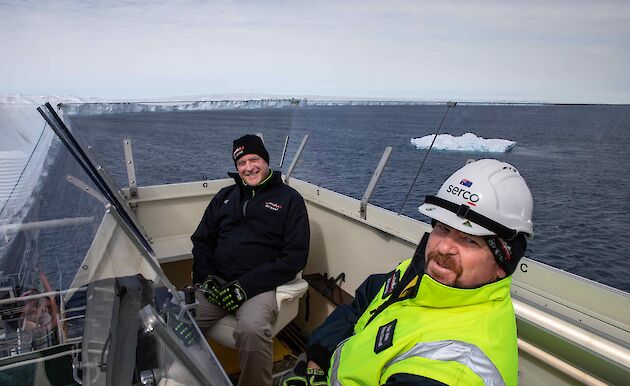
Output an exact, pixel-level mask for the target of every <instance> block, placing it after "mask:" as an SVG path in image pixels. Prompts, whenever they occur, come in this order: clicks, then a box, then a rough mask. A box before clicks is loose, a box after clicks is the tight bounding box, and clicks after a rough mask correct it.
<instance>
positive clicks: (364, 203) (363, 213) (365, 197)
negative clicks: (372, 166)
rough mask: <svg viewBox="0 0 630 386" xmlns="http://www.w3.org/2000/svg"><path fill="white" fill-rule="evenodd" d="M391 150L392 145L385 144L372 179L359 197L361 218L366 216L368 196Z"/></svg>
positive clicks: (370, 194)
mask: <svg viewBox="0 0 630 386" xmlns="http://www.w3.org/2000/svg"><path fill="white" fill-rule="evenodd" d="M391 152H392V147H391V146H387V147H386V148H385V151H384V152H383V156H382V157H381V160H380V162H379V163H378V166H377V167H376V170H374V174H372V179H371V180H370V183H369V184H368V187H367V189H366V190H365V193H364V194H363V198H362V199H361V205H360V207H359V214H360V215H361V218H362V219H364V220H365V219H366V218H367V204H368V201H369V200H370V197H371V196H372V192H373V191H374V188H375V187H376V184H377V183H378V180H379V178H381V174H382V173H383V169H384V168H385V165H387V160H389V155H390V154H391Z"/></svg>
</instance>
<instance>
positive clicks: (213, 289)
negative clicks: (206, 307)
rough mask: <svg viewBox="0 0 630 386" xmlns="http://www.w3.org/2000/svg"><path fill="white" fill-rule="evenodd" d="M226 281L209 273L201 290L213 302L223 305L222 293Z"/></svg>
mask: <svg viewBox="0 0 630 386" xmlns="http://www.w3.org/2000/svg"><path fill="white" fill-rule="evenodd" d="M224 284H225V281H224V280H223V279H221V278H220V277H218V276H212V275H209V276H208V277H206V280H205V281H204V282H203V283H202V284H201V287H200V290H201V292H203V294H204V295H205V297H206V299H208V301H209V302H210V303H212V304H215V305H217V306H220V307H222V306H221V300H220V294H221V290H222V289H223V285H224Z"/></svg>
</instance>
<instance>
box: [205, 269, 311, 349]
mask: <svg viewBox="0 0 630 386" xmlns="http://www.w3.org/2000/svg"><path fill="white" fill-rule="evenodd" d="M307 289H308V282H307V281H306V280H304V279H302V278H300V277H298V278H295V279H293V280H291V281H290V282H288V283H286V284H283V285H281V286H279V287H277V288H276V301H277V302H278V316H277V317H276V320H275V322H274V323H273V325H272V326H271V327H272V331H271V334H272V336H276V334H277V333H278V332H279V331H280V330H282V329H283V328H284V326H286V325H287V324H289V323H290V322H291V321H292V320H293V319H294V318H295V317H296V316H297V314H298V309H299V305H300V301H299V300H300V298H301V297H302V296H304V294H305V293H306V290H307ZM235 328H236V318H235V317H234V315H227V316H224V317H223V318H221V319H220V320H219V321H218V322H217V323H216V324H215V325H214V326H212V328H211V329H210V333H209V336H208V337H209V338H210V339H212V340H214V341H215V342H217V343H220V344H222V345H224V346H227V347H232V348H236V342H235V340H234V329H235Z"/></svg>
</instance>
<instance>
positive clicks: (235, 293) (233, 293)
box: [218, 280, 247, 312]
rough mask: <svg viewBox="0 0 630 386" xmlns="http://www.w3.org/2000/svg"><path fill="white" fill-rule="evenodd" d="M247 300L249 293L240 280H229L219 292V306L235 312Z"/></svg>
mask: <svg viewBox="0 0 630 386" xmlns="http://www.w3.org/2000/svg"><path fill="white" fill-rule="evenodd" d="M245 300H247V294H246V293H245V290H244V289H243V287H241V285H240V284H239V282H238V280H234V281H232V282H229V283H228V284H226V285H225V286H223V288H222V289H221V292H219V303H218V304H219V306H221V307H223V309H225V310H226V311H229V312H235V311H236V310H238V308H239V307H240V306H241V305H242V304H243V303H245Z"/></svg>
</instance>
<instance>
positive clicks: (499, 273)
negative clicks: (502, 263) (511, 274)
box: [497, 267, 507, 280]
mask: <svg viewBox="0 0 630 386" xmlns="http://www.w3.org/2000/svg"><path fill="white" fill-rule="evenodd" d="M506 276H507V273H505V270H504V269H503V268H501V267H499V269H498V270H497V278H498V279H499V280H501V279H504V278H505V277H506Z"/></svg>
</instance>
